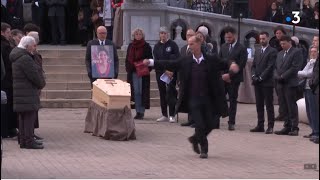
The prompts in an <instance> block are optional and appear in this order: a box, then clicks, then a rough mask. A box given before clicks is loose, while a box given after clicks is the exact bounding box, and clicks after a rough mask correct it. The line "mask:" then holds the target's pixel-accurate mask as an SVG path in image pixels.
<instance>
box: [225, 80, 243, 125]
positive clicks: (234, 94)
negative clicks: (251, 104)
mask: <svg viewBox="0 0 320 180" xmlns="http://www.w3.org/2000/svg"><path fill="white" fill-rule="evenodd" d="M239 86H240V82H233V81H231V83H225V91H226V94H228V96H229V121H228V124H232V125H234V124H235V123H236V114H237V105H238V101H237V99H238V91H239Z"/></svg>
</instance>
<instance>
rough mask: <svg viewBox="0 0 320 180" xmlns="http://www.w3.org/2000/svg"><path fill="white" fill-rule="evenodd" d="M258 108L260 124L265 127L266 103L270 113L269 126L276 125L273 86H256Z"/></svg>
mask: <svg viewBox="0 0 320 180" xmlns="http://www.w3.org/2000/svg"><path fill="white" fill-rule="evenodd" d="M254 91H255V97H256V108H257V114H258V126H259V127H262V128H264V121H265V119H264V105H266V109H267V115H268V128H273V127H274V106H273V87H263V86H261V85H255V86H254Z"/></svg>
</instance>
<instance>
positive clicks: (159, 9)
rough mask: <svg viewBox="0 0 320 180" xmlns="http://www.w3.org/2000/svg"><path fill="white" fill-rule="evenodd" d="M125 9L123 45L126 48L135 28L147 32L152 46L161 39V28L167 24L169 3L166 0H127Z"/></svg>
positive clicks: (147, 39) (123, 6)
mask: <svg viewBox="0 0 320 180" xmlns="http://www.w3.org/2000/svg"><path fill="white" fill-rule="evenodd" d="M121 8H122V9H123V40H124V42H123V46H122V49H124V50H126V49H127V47H128V45H129V43H130V42H131V40H132V38H131V33H132V31H133V30H134V29H135V28H141V29H143V31H144V32H145V39H146V41H147V42H148V43H150V45H151V46H153V45H155V44H156V42H157V41H158V40H159V28H160V27H161V26H165V25H166V24H165V23H166V15H165V12H166V11H165V10H166V9H167V3H166V2H165V0H125V2H124V3H123V5H122V7H121Z"/></svg>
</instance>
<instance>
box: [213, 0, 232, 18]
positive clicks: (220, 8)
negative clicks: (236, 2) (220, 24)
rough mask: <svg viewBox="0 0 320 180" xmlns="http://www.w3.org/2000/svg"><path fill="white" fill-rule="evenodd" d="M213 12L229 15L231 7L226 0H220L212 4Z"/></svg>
mask: <svg viewBox="0 0 320 180" xmlns="http://www.w3.org/2000/svg"><path fill="white" fill-rule="evenodd" d="M213 13H217V14H223V15H231V14H232V7H231V4H230V2H229V1H228V0H221V1H220V2H217V3H216V4H215V5H214V6H213Z"/></svg>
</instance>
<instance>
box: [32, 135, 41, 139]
mask: <svg viewBox="0 0 320 180" xmlns="http://www.w3.org/2000/svg"><path fill="white" fill-rule="evenodd" d="M33 138H34V139H35V140H43V138H42V137H40V136H37V135H35V134H34V135H33Z"/></svg>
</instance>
